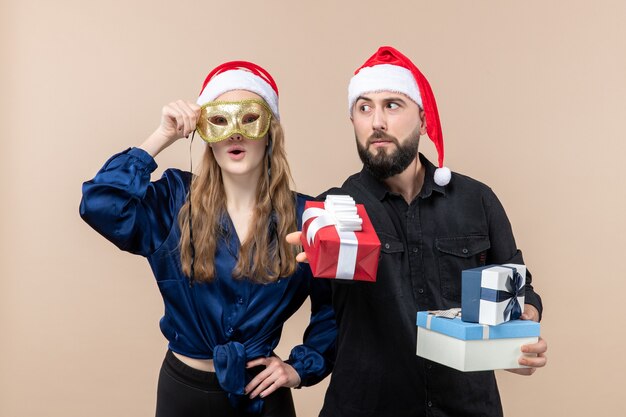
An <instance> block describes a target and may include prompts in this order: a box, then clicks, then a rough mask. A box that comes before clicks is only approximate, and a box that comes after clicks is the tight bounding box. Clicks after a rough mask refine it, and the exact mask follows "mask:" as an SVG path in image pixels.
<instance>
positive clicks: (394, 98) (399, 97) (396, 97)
mask: <svg viewBox="0 0 626 417" xmlns="http://www.w3.org/2000/svg"><path fill="white" fill-rule="evenodd" d="M383 101H384V102H385V103H389V102H391V101H399V102H401V103H402V104H406V103H407V102H406V100H405V99H404V98H403V97H402V96H401V95H399V94H398V95H393V96H391V97H387V98H385V99H384V100H383Z"/></svg>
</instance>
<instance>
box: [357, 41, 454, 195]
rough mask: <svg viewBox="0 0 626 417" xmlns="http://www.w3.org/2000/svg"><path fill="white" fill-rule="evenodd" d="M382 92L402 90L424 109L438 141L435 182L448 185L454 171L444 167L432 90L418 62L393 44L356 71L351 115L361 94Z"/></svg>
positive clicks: (429, 130)
mask: <svg viewBox="0 0 626 417" xmlns="http://www.w3.org/2000/svg"><path fill="white" fill-rule="evenodd" d="M380 91H392V92H396V93H402V94H404V95H406V96H407V97H409V98H410V99H411V100H413V101H414V102H415V103H417V105H419V106H420V107H421V108H422V110H424V115H425V118H426V132H427V133H428V137H429V138H430V140H431V141H432V142H433V143H434V144H435V148H436V149H437V154H438V167H439V168H437V170H436V171H435V183H436V184H437V185H440V186H444V185H447V184H448V183H449V182H450V179H451V177H452V173H451V172H450V170H449V169H448V168H446V167H444V166H443V155H444V152H443V133H442V131H441V123H440V121H439V111H438V110H437V103H436V102H435V96H434V95H433V91H432V89H431V88H430V84H429V83H428V80H426V77H424V75H422V73H421V72H420V70H419V69H417V67H416V66H415V64H413V62H411V60H410V59H409V58H407V57H406V56H404V55H403V54H402V53H400V52H399V51H398V50H396V49H395V48H392V47H390V46H381V47H380V48H378V51H376V53H375V54H374V55H372V56H371V57H370V58H369V59H368V60H367V61H365V63H364V64H363V65H362V66H361V67H360V68H358V69H357V70H356V71H355V72H354V76H353V77H352V78H351V79H350V85H349V86H348V106H349V107H348V108H349V111H350V115H352V109H353V107H354V104H355V102H356V100H357V99H358V97H359V96H361V95H363V94H367V93H373V92H380Z"/></svg>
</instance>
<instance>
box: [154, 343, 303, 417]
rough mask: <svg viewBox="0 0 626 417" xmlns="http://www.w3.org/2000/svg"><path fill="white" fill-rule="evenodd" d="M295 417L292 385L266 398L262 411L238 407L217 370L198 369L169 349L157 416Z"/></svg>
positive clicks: (161, 381)
mask: <svg viewBox="0 0 626 417" xmlns="http://www.w3.org/2000/svg"><path fill="white" fill-rule="evenodd" d="M222 416H224V417H248V416H255V417H258V416H263V417H295V416H296V411H295V408H294V405H293V399H292V397H291V390H290V389H289V388H279V389H278V390H276V391H274V392H273V393H272V394H271V395H269V396H267V397H266V398H264V404H263V412H262V413H261V414H255V415H251V414H247V413H244V412H242V411H237V410H235V409H234V408H233V406H232V405H231V404H230V402H229V401H228V396H227V393H226V392H225V391H224V390H223V389H222V388H221V387H220V385H219V383H218V382H217V377H216V376H215V373H213V372H204V371H200V370H198V369H194V368H192V367H190V366H187V365H186V364H184V363H183V362H181V361H180V360H179V359H178V358H177V357H176V356H174V354H173V353H172V352H171V351H169V350H168V351H167V354H166V355H165V359H164V360H163V366H161V372H160V374H159V386H158V389H157V406H156V417H222Z"/></svg>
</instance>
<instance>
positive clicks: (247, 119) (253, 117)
mask: <svg viewBox="0 0 626 417" xmlns="http://www.w3.org/2000/svg"><path fill="white" fill-rule="evenodd" d="M258 118H259V115H258V114H253V113H250V114H246V115H245V116H243V119H242V121H243V123H244V124H248V123H252V122H254V121H256V120H257V119H258Z"/></svg>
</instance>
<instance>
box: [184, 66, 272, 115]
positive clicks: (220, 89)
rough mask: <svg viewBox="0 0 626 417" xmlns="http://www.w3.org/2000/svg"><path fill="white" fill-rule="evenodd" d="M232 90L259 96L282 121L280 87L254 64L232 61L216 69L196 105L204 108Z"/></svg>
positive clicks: (210, 75)
mask: <svg viewBox="0 0 626 417" xmlns="http://www.w3.org/2000/svg"><path fill="white" fill-rule="evenodd" d="M232 90H246V91H251V92H253V93H255V94H258V95H259V96H261V97H262V98H263V100H265V102H266V103H267V104H268V105H269V106H270V109H271V110H272V113H273V114H274V117H276V120H280V115H279V113H278V86H277V85H276V82H275V81H274V79H273V78H272V76H271V75H270V73H269V72H267V71H266V70H264V69H263V68H261V67H260V66H258V65H256V64H254V63H252V62H247V61H230V62H225V63H223V64H222V65H220V66H218V67H216V68H215V69H214V70H213V71H211V72H210V73H209V75H207V77H206V79H205V80H204V84H202V90H201V91H200V96H198V100H197V101H196V103H197V104H198V105H199V106H202V105H203V104H206V103H208V102H210V101H214V100H215V99H216V98H217V97H219V96H220V95H222V94H224V93H226V92H227V91H232Z"/></svg>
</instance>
